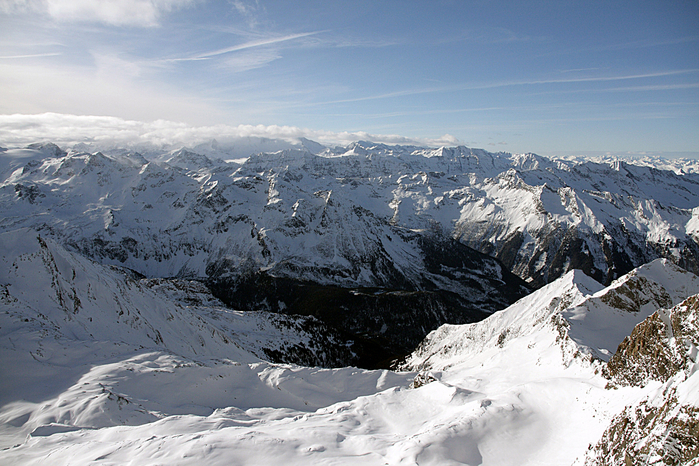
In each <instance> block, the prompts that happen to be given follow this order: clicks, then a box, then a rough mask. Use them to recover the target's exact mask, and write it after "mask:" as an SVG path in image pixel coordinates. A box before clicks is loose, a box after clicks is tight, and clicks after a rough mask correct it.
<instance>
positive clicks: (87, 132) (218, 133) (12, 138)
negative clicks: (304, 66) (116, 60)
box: [0, 113, 459, 150]
mask: <svg viewBox="0 0 699 466" xmlns="http://www.w3.org/2000/svg"><path fill="white" fill-rule="evenodd" d="M251 138H257V139H265V140H279V141H284V142H286V143H291V144H296V143H299V141H300V140H301V138H306V139H311V140H313V141H316V142H319V143H321V144H324V145H328V146H332V145H346V144H349V143H351V142H354V141H358V140H368V141H373V142H377V143H384V144H401V145H421V146H430V147H438V146H453V145H457V144H459V140H457V139H456V138H455V137H453V136H451V135H448V134H446V135H444V136H442V137H441V138H437V139H425V138H409V137H404V136H399V135H381V134H370V133H367V132H363V131H358V132H348V131H344V132H331V131H318V130H312V129H307V128H298V127H295V126H277V125H271V126H264V125H238V126H229V125H214V126H191V125H187V124H184V123H178V122H173V121H167V120H156V121H152V122H144V121H135V120H125V119H122V118H117V117H109V116H84V115H66V114H59V113H42V114H38V115H22V114H14V115H0V146H3V147H24V146H26V145H27V144H32V143H36V142H53V143H55V144H58V145H59V146H61V147H63V148H71V147H73V146H74V145H76V144H89V145H90V146H91V147H95V148H97V149H102V150H104V149H110V148H117V147H118V148H133V149H137V148H150V149H158V148H160V149H163V148H173V147H182V146H187V147H194V146H197V145H199V144H208V143H210V142H211V141H213V140H216V141H217V142H218V143H219V144H220V145H223V146H226V145H229V146H233V145H236V144H238V143H239V142H240V141H241V140H243V139H251Z"/></svg>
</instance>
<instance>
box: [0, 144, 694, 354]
mask: <svg viewBox="0 0 699 466" xmlns="http://www.w3.org/2000/svg"><path fill="white" fill-rule="evenodd" d="M199 149H200V152H207V153H209V154H210V155H211V154H217V155H218V156H220V157H218V158H216V157H213V155H212V157H208V156H207V155H205V154H203V153H200V152H196V151H194V150H188V149H179V150H176V151H172V152H163V153H158V152H157V151H156V152H149V153H148V154H146V156H147V157H146V156H144V155H141V154H139V153H134V152H129V151H126V150H118V149H114V148H112V149H111V150H110V151H108V152H107V153H104V154H103V153H101V152H94V153H87V152H82V151H80V150H71V151H70V152H65V151H63V150H62V149H60V148H59V147H57V146H55V145H53V144H43V145H42V144H36V145H32V146H29V147H27V148H25V149H9V150H6V151H4V152H3V155H2V157H1V160H2V163H1V164H0V231H13V230H16V229H18V228H31V229H33V230H36V231H39V232H41V233H42V235H44V236H47V237H51V238H54V239H55V240H56V241H57V242H58V243H60V244H62V245H64V246H65V247H67V248H68V249H70V250H72V251H77V252H80V253H81V254H83V255H86V256H87V257H91V258H93V259H95V260H97V261H98V262H100V263H102V264H111V265H119V266H123V267H127V268H130V269H133V270H134V271H137V272H138V273H141V274H143V275H145V276H147V277H150V278H162V277H178V278H181V279H197V280H203V281H205V282H206V283H207V284H208V286H209V287H210V288H211V289H212V290H213V292H214V293H215V295H216V296H217V297H218V298H220V299H221V300H223V301H224V302H225V303H226V304H227V305H229V306H232V307H234V308H235V309H240V310H266V311H271V312H282V313H286V314H297V315H312V316H315V317H317V318H318V319H320V320H321V321H322V322H323V323H324V324H326V325H328V326H329V327H331V328H332V329H333V330H334V331H337V332H339V333H341V334H343V336H342V338H343V339H344V340H345V341H353V342H355V344H357V345H360V343H361V345H363V347H364V349H363V350H361V351H357V354H358V358H359V359H358V360H357V361H359V362H358V363H359V364H361V365H363V366H365V367H374V366H376V365H377V364H378V365H383V366H385V365H386V364H387V362H388V360H390V359H391V358H393V357H396V356H399V355H402V354H405V353H406V352H409V351H410V350H411V349H412V348H414V346H415V345H416V344H417V343H418V342H419V341H420V340H421V339H422V338H423V337H424V335H426V334H427V332H429V331H430V330H432V329H434V328H436V327H437V326H439V325H440V324H442V323H445V322H449V323H453V324H460V323H468V322H474V321H477V320H480V319H482V318H484V317H485V316H487V315H488V314H489V313H492V312H493V311H495V310H498V309H502V308H504V307H506V306H507V305H509V304H511V303H512V302H514V301H515V300H516V299H518V298H520V297H522V296H524V294H526V293H528V292H529V290H528V289H527V287H526V286H525V284H524V283H523V282H522V281H521V280H519V279H518V278H517V277H515V276H513V275H512V273H511V272H514V273H515V274H516V275H518V276H519V278H520V279H524V280H526V281H528V282H530V285H532V286H534V287H540V286H543V285H545V284H546V283H548V282H550V281H552V280H553V279H555V278H557V277H559V276H561V275H563V274H565V273H566V272H567V271H568V270H572V269H581V270H583V271H584V272H585V273H586V274H588V275H590V276H591V277H594V278H595V279H596V280H597V281H599V282H602V283H604V284H608V283H610V282H611V281H612V280H613V279H614V278H616V277H617V276H619V275H621V274H624V273H626V272H628V271H629V270H631V269H632V268H634V267H637V266H639V265H642V264H644V263H647V262H649V261H651V260H653V259H655V258H658V257H665V258H668V259H670V260H671V261H673V262H675V263H677V264H679V265H681V266H683V267H685V268H687V269H689V270H692V271H695V272H697V271H699V243H698V241H699V175H698V174H695V173H687V172H678V171H669V170H658V169H655V168H651V167H648V166H640V165H639V166H636V165H631V164H629V163H625V162H619V161H617V162H613V163H610V164H600V163H590V162H577V161H563V160H558V161H554V160H550V159H547V158H543V157H539V156H536V155H533V154H520V155H511V154H505V153H497V154H493V153H489V152H486V151H483V150H475V149H468V148H465V147H456V148H440V149H427V148H419V147H407V146H386V145H382V144H373V143H370V142H357V143H353V144H350V145H349V146H347V147H336V148H322V146H319V145H317V144H313V143H312V141H302V142H301V143H299V148H295V149H286V150H282V151H279V152H273V153H269V152H268V153H257V154H253V155H250V156H249V157H248V158H247V159H243V160H239V161H238V162H242V163H238V162H225V161H223V160H222V158H223V157H224V156H225V151H223V149H221V148H220V147H218V146H217V145H216V144H213V143H212V145H211V147H209V148H208V149H207V148H206V147H203V146H202V147H199ZM217 151H218V152H217ZM490 256H492V257H490ZM495 259H497V260H495ZM498 261H500V262H498ZM377 345H378V346H377ZM357 361H354V362H357ZM346 362H349V361H346Z"/></svg>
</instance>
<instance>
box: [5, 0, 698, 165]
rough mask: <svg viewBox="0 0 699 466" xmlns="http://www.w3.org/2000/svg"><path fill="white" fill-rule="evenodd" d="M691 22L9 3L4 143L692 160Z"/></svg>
mask: <svg viewBox="0 0 699 466" xmlns="http://www.w3.org/2000/svg"><path fill="white" fill-rule="evenodd" d="M697 24H699V3H697V2H696V1H678V0H672V1H648V0H644V1H637V2H628V1H626V2H624V1H619V2H608V1H604V2H603V1H592V2H573V1H567V0H566V1H555V2H554V1H536V2H503V1H485V0H482V1H447V0H443V1H430V2H426V1H409V2H405V1H397V0H394V1H385V2H369V1H356V2H324V1H314V0H304V1H301V2H293V3H291V2H283V1H270V0H257V1H254V0H250V1H244V0H236V1H225V2H224V1H221V2H214V1H205V0H122V1H119V0H104V1H101V2H93V1H90V0H72V1H70V0H2V1H0V25H1V26H2V27H0V145H3V144H7V143H8V141H22V140H24V139H23V138H25V139H26V138H28V137H30V135H34V134H36V131H37V128H40V129H42V130H43V131H44V133H45V134H46V136H47V138H50V137H51V136H52V134H53V133H52V131H53V132H55V133H56V134H64V133H66V132H69V131H75V130H76V129H80V128H92V135H91V137H96V136H95V134H98V133H99V131H100V128H103V129H104V131H105V132H108V131H109V128H108V125H109V124H110V122H112V123H113V124H114V125H115V127H119V128H122V127H126V128H132V129H133V130H134V131H135V132H136V133H138V132H139V131H140V132H141V133H142V132H143V131H147V130H148V128H153V127H157V128H160V129H161V130H162V132H163V133H162V134H165V135H167V134H185V133H187V131H194V133H197V134H200V133H201V132H202V131H203V130H201V128H205V129H206V131H208V133H215V132H216V128H228V129H230V128H233V129H234V130H235V131H240V132H241V134H244V133H245V132H246V131H247V134H253V133H254V134H266V135H267V136H268V137H301V136H304V137H309V138H311V139H314V138H315V139H320V140H321V142H328V141H333V140H335V141H337V142H342V141H345V140H350V139H352V138H355V139H356V138H359V137H363V136H367V137H370V138H372V139H375V140H381V141H384V142H393V143H402V142H418V143H423V144H432V145H441V144H450V145H454V144H457V143H458V144H465V145H469V146H472V147H482V148H485V149H488V150H491V151H499V150H503V151H508V152H529V151H532V152H537V153H541V154H545V155H549V154H550V155H553V154H563V153H593V152H616V153H661V154H675V155H688V156H694V157H697V156H699V131H698V130H697V129H698V128H699V27H697ZM76 122H79V124H76ZM42 125H43V126H42ZM134 128H136V129H134ZM144 128H146V129H144ZM163 128H165V129H163ZM197 128H199V130H197ZM197 131H198V132H197ZM206 131H205V132H206ZM208 133H207V134H208ZM42 134H43V133H42ZM159 134H160V133H159ZM32 137H33V136H32Z"/></svg>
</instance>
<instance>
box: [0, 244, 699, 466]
mask: <svg viewBox="0 0 699 466" xmlns="http://www.w3.org/2000/svg"><path fill="white" fill-rule="evenodd" d="M0 245H1V246H2V248H1V249H0V251H1V254H2V257H1V261H2V267H1V268H0V306H1V307H0V310H1V313H0V319H1V320H0V371H1V373H2V374H3V377H2V378H1V379H0V380H1V382H0V383H1V384H2V385H0V441H1V442H2V448H4V449H3V450H0V462H1V463H2V464H47V463H50V464H56V465H60V464H124V463H131V464H213V465H215V464H251V465H252V464H256V465H257V464H289V465H291V464H379V465H382V464H420V465H425V464H435V465H437V464H439V465H444V464H446V465H449V464H472V465H476V464H485V465H511V464H523V465H524V464H532V465H534V464H536V465H561V464H571V463H572V462H573V461H574V460H575V459H576V458H577V457H578V456H580V455H582V454H584V452H585V451H586V449H587V446H588V445H589V444H590V443H592V442H595V441H597V439H598V438H599V437H600V436H601V434H602V432H603V431H604V429H605V428H606V426H607V423H608V422H609V420H610V419H611V418H612V417H613V416H614V415H615V414H617V413H618V412H620V411H621V410H622V409H623V407H624V406H626V405H627V404H630V403H633V402H634V401H636V400H639V399H641V398H642V397H644V396H646V395H647V393H648V392H647V390H646V391H644V390H645V389H639V388H620V389H618V390H607V389H605V386H606V382H607V381H606V379H604V378H603V377H602V376H601V375H600V374H599V368H600V365H601V364H602V363H601V362H599V360H597V359H595V358H593V357H592V356H595V355H597V354H602V352H601V351H600V349H602V348H612V350H613V348H615V346H616V345H618V343H620V341H616V339H617V336H618V335H621V334H622V333H623V332H624V331H626V330H627V327H626V326H627V325H631V322H632V321H635V322H636V323H637V322H640V320H642V319H643V317H644V315H645V314H646V308H645V307H644V306H646V304H647V303H649V302H651V301H653V300H656V301H658V300H664V299H667V303H669V304H670V305H671V304H675V303H676V301H677V300H679V299H681V298H680V295H681V294H683V293H698V292H699V282H697V278H696V277H695V276H694V275H692V274H689V273H687V272H683V271H681V270H679V269H677V268H675V267H673V266H672V265H671V264H669V263H668V262H667V261H659V262H655V263H653V264H650V265H649V266H646V267H643V268H640V269H637V270H636V271H634V273H633V274H631V275H630V276H629V277H625V278H622V279H621V280H620V281H619V282H618V283H615V284H613V285H612V286H610V287H608V288H603V287H602V286H601V285H599V284H597V283H596V282H594V281H593V280H591V279H589V278H588V277H586V276H584V275H582V274H580V273H579V272H570V273H568V274H566V275H565V276H564V277H562V278H561V279H559V280H557V281H556V282H553V283H551V284H550V285H548V286H546V287H544V288H542V289H540V290H539V291H537V292H535V293H533V294H532V295H530V296H528V297H526V298H524V299H523V300H521V301H519V302H517V303H515V304H514V305H512V306H511V307H509V308H508V309H506V310H504V311H501V312H498V313H495V314H493V315H492V316H491V317H489V318H488V319H486V320H484V321H482V322H479V323H476V324H470V325H464V326H444V327H442V328H440V329H438V330H436V331H434V332H433V333H432V334H430V336H429V337H428V338H427V339H426V341H425V342H424V343H423V345H421V347H420V348H419V349H418V350H417V351H416V352H415V353H414V354H413V355H412V356H411V357H409V358H408V359H407V361H406V364H405V367H404V369H405V372H391V371H385V370H384V371H367V370H359V369H355V368H341V369H318V368H304V367H298V366H289V365H275V364H269V363H266V362H264V361H261V360H259V359H258V358H257V357H255V356H254V355H253V354H252V353H251V352H249V351H248V350H247V348H246V346H245V345H244V344H242V343H239V342H242V341H251V340H250V339H248V340H245V339H244V338H240V339H238V338H237V336H236V334H234V333H232V332H226V331H224V330H221V329H220V328H219V327H217V325H216V321H215V319H210V318H207V316H206V314H205V313H202V312H201V309H199V308H197V307H196V306H194V307H187V306H185V305H183V304H182V303H181V302H177V301H174V300H171V299H169V298H168V295H167V294H162V293H158V292H157V290H154V289H153V288H149V287H146V286H144V285H143V282H141V281H138V280H133V279H127V278H126V277H124V276H123V275H121V274H119V273H117V272H116V271H113V270H109V269H107V268H105V267H102V266H99V265H97V264H94V263H92V262H90V261H87V260H85V259H84V258H81V257H78V256H76V255H74V254H72V253H70V252H68V251H66V250H65V249H63V248H61V247H60V246H59V245H57V244H55V243H53V242H51V241H50V240H46V239H43V238H41V237H38V236H37V235H36V233H33V232H30V231H27V230H24V231H18V232H12V233H7V234H4V235H2V238H0ZM641 278H642V279H643V280H641ZM629 283H642V284H643V285H644V286H643V287H640V288H638V287H636V288H634V287H631V286H629ZM624 284H626V285H627V288H620V287H622V286H623V285H624ZM629 289H630V290H633V291H636V292H637V294H635V295H634V294H632V293H630V292H629V293H626V292H624V293H620V290H629ZM619 295H621V296H624V297H627V298H628V300H623V299H621V300H618V299H615V298H607V302H605V301H604V299H605V298H604V296H611V297H616V296H619ZM629 295H630V296H631V297H629ZM629 300H630V301H629ZM598 301H601V302H603V303H605V305H606V306H609V309H605V308H602V307H601V306H598V307H594V306H596V305H595V304H594V303H596V302H598ZM630 302H631V303H635V304H634V305H635V306H636V307H638V308H640V309H642V310H641V311H639V310H638V309H636V307H634V305H632V304H630ZM591 303H592V304H591ZM586 306H587V307H586ZM584 309H587V312H588V314H589V315H596V316H598V319H597V320H595V319H591V318H585V319H577V320H575V319H573V317H575V316H577V315H580V313H581V312H583V310H584ZM609 312H618V313H626V314H625V318H624V319H616V318H612V319H610V320H609V321H608V325H609V326H611V327H615V326H617V325H622V324H623V325H622V326H623V329H621V328H620V329H619V330H618V332H609V333H605V338H608V340H607V341H604V342H602V343H603V344H600V342H598V341H595V342H593V343H589V342H588V341H587V340H586V338H588V337H589V335H591V334H593V333H594V332H595V329H596V323H597V322H598V321H599V320H601V319H603V318H604V316H605V315H608V314H609ZM622 321H623V322H622ZM591 322H594V323H595V325H588V324H590V323H591ZM620 322H622V323H621V324H620ZM249 323H250V324H252V325H250V327H255V326H256V325H258V324H256V323H255V321H254V319H251V320H250V321H249ZM156 330H157V333H156V332H155V331H156ZM248 330H253V329H248ZM237 332H238V333H239V334H240V335H243V334H244V333H245V332H246V329H245V325H243V324H241V325H240V326H239V327H238V330H237ZM267 336H268V338H275V336H274V335H272V334H271V333H270V334H269V335H267ZM276 337H277V338H278V336H276ZM416 371H420V376H421V378H422V379H426V380H433V381H431V383H426V384H424V385H422V386H418V387H417V388H410V386H411V385H412V383H411V382H412V381H413V379H414V378H415V376H416V374H417V372H416ZM418 378H420V377H418ZM651 388H652V389H657V387H651ZM651 388H649V389H651Z"/></svg>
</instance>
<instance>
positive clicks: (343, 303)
mask: <svg viewBox="0 0 699 466" xmlns="http://www.w3.org/2000/svg"><path fill="white" fill-rule="evenodd" d="M266 144H267V145H270V144H271V146H273V147H274V148H275V150H276V152H260V153H253V154H249V155H248V156H246V157H238V156H237V155H239V154H235V155H236V157H235V158H233V157H232V156H231V153H230V152H226V151H224V150H222V149H221V148H220V147H218V146H216V145H215V144H211V145H210V147H208V148H207V147H199V148H196V149H186V148H182V149H177V150H155V149H152V150H148V151H142V152H134V151H131V150H127V149H117V148H110V149H109V150H103V151H102V152H100V151H87V150H86V146H76V147H75V148H73V149H71V150H69V151H65V150H63V149H61V148H59V147H58V146H56V145H53V144H50V143H45V144H34V145H31V146H28V147H26V148H13V149H2V151H1V152H0V254H1V257H0V262H2V271H1V272H0V310H1V312H0V319H1V320H0V348H1V349H2V356H1V357H0V370H1V371H2V373H3V374H11V377H2V381H0V441H1V442H2V444H1V446H0V448H4V450H1V451H0V459H2V462H3V463H7V464H15V463H17V464H19V463H22V464H28V463H42V462H45V461H48V459H47V458H49V457H50V458H52V461H54V462H56V464H63V463H66V464H67V463H70V462H80V463H100V464H107V463H110V464H113V463H121V462H124V461H136V459H138V462H139V464H162V463H183V464H184V463H194V462H198V463H200V462H202V461H204V462H206V463H208V464H219V463H221V464H224V463H225V464H230V463H231V462H233V463H236V464H260V463H268V462H278V461H279V460H280V459H284V461H285V462H288V463H290V464H309V463H312V464H326V463H328V464H330V463H332V462H333V461H339V462H342V463H345V464H355V463H356V464H514V463H517V464H573V463H575V464H579V465H582V464H586V465H601V464H615V465H616V464H629V463H628V462H629V461H631V463H630V464H656V463H657V462H661V463H660V464H699V460H698V459H697V456H698V455H699V449H698V448H697V446H696V442H695V440H693V439H695V438H696V429H697V425H699V424H697V415H696V414H697V412H698V411H697V409H698V407H699V399H697V398H696V396H695V393H697V392H698V390H697V387H699V385H697V383H699V382H697V380H699V379H697V376H696V372H697V371H696V370H695V369H696V367H699V366H696V364H697V350H696V348H697V345H698V343H699V334H697V329H696V321H697V320H696V319H697V315H696V312H697V306H696V299H697V298H696V296H695V295H697V294H698V293H699V279H698V278H697V277H696V275H694V273H697V272H699V174H697V171H695V170H693V169H692V167H693V165H692V164H691V163H688V164H687V165H686V167H683V166H682V165H681V164H680V162H678V161H659V160H651V159H646V160H641V161H637V162H632V161H619V160H615V161H607V160H598V161H594V162H593V161H590V160H579V159H549V158H545V157H540V156H537V155H535V154H515V155H513V154H506V153H489V152H486V151H483V150H478V149H469V148H466V147H453V148H439V149H433V148H424V147H405V146H386V145H382V144H373V143H370V142H362V141H360V142H357V143H353V144H351V145H349V146H346V147H334V148H329V147H324V146H321V145H319V144H316V143H313V142H312V141H307V140H303V141H299V143H298V144H296V145H294V146H289V147H284V145H283V144H278V143H276V142H275V143H272V142H268V143H266ZM277 146H280V147H277ZM693 296H695V297H693ZM352 366H355V367H352ZM357 366H359V367H363V369H359V368H357ZM389 369H390V370H389ZM571 420H574V422H571ZM654 461H655V463H654Z"/></svg>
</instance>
